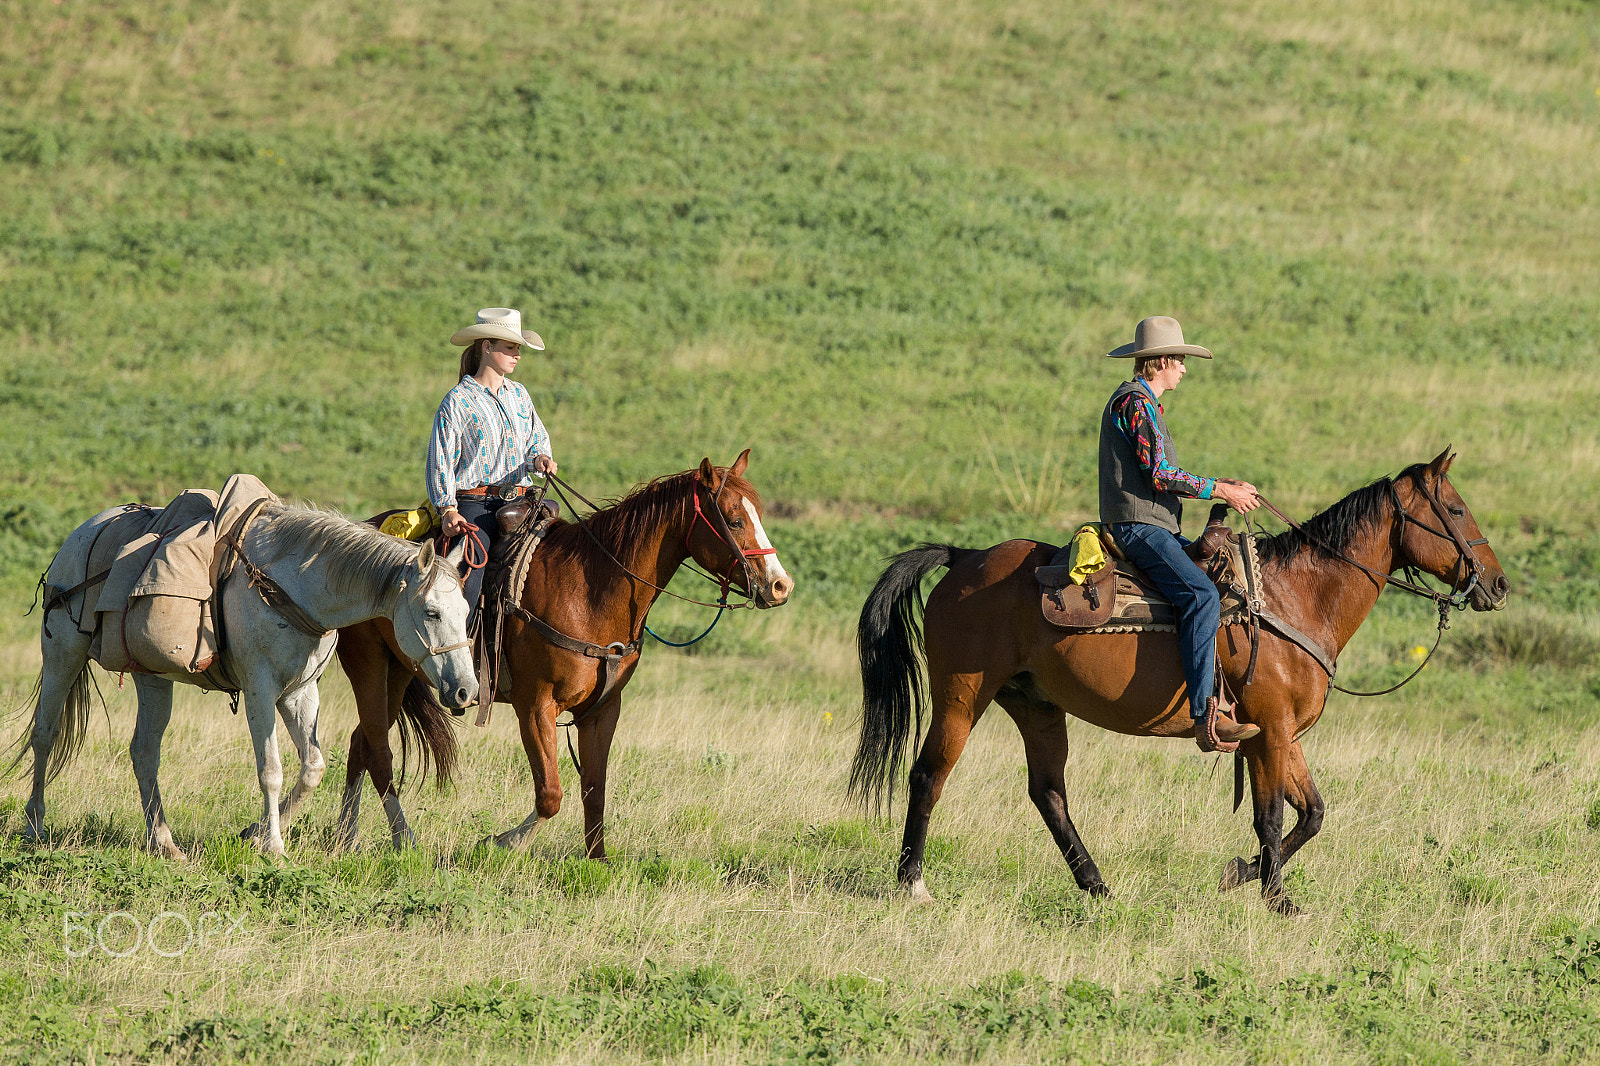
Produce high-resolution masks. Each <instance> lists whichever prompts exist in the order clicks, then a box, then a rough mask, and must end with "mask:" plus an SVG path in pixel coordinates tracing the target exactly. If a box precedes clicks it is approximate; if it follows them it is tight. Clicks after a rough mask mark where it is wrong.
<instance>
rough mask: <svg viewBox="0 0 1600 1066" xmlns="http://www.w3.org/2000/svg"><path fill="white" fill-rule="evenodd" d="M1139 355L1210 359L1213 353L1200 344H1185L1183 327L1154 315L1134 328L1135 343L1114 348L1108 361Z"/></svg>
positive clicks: (1171, 320) (1173, 320)
mask: <svg viewBox="0 0 1600 1066" xmlns="http://www.w3.org/2000/svg"><path fill="white" fill-rule="evenodd" d="M1138 355H1197V356H1199V357H1200V358H1201V359H1210V358H1211V353H1210V352H1209V351H1208V350H1206V349H1205V348H1202V347H1200V346H1199V345H1198V344H1185V343H1183V327H1182V326H1180V325H1178V320H1177V319H1175V318H1168V317H1167V316H1166V315H1153V316H1151V317H1150V318H1147V319H1145V320H1144V321H1143V322H1140V323H1139V324H1138V325H1137V326H1135V327H1134V328H1133V343H1132V344H1124V345H1123V346H1122V347H1120V348H1113V349H1112V350H1111V351H1109V352H1107V353H1106V358H1108V359H1131V358H1133V357H1134V356H1138Z"/></svg>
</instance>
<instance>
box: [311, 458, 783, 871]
mask: <svg viewBox="0 0 1600 1066" xmlns="http://www.w3.org/2000/svg"><path fill="white" fill-rule="evenodd" d="M749 457H750V452H749V449H746V450H745V451H744V452H743V453H741V454H740V456H739V458H738V459H737V460H735V461H734V463H733V465H732V466H731V467H713V466H712V465H711V460H709V459H706V460H703V461H702V462H701V464H700V466H699V467H698V468H697V469H694V470H685V471H684V472H682V473H680V474H672V475H669V476H667V477H662V478H657V479H656V480H655V481H651V482H649V483H648V484H646V485H644V486H642V487H640V488H638V489H636V490H634V491H633V492H632V493H631V494H629V495H628V496H626V497H624V498H623V499H621V500H619V501H617V502H616V503H614V504H613V505H611V506H609V507H605V508H602V509H600V510H598V511H596V512H595V513H593V514H591V515H589V516H588V518H587V519H585V520H584V522H583V523H580V522H567V521H562V520H557V521H555V522H553V523H552V524H551V526H550V529H549V531H548V532H547V533H546V534H545V538H544V542H543V543H542V544H541V545H540V546H539V549H538V551H536V552H535V553H534V554H533V557H532V559H531V560H530V562H529V566H528V576H527V584H526V586H525V588H524V591H523V594H522V600H521V604H520V606H521V607H522V609H523V611H525V612H527V613H529V614H533V615H535V616H537V617H538V618H539V619H541V620H543V621H544V622H547V623H549V625H551V626H553V627H554V628H555V629H557V630H559V631H560V632H561V633H564V634H566V635H567V636H569V637H575V638H577V639H578V640H579V641H584V642H591V643H592V644H595V645H601V646H605V645H611V644H613V643H615V644H620V645H629V646H632V647H633V648H634V649H635V650H633V651H632V652H631V653H629V655H628V656H627V658H625V659H624V661H623V662H622V664H621V672H620V674H619V675H618V680H617V684H616V686H615V687H614V688H613V689H612V690H611V692H610V693H609V694H608V695H606V698H605V701H604V702H603V703H597V702H596V700H595V698H596V697H598V696H599V695H601V692H600V685H601V668H600V661H599V660H598V659H595V658H593V657H590V656H586V655H583V654H581V653H578V652H573V651H568V650H566V649H564V648H561V647H557V646H556V645H554V644H552V643H550V642H549V641H547V640H545V639H544V638H543V637H541V636H540V635H539V633H538V632H537V631H536V630H535V628H534V627H533V626H531V625H530V624H528V623H527V622H525V621H524V620H523V619H521V618H519V617H517V616H516V615H508V616H507V618H506V622H505V634H504V637H503V643H502V649H503V652H504V655H505V660H506V662H507V663H508V664H509V667H510V673H511V680H512V683H511V688H510V691H509V692H502V693H501V694H500V697H499V699H500V700H501V701H503V702H507V703H510V704H511V707H512V709H513V711H514V712H515V714H516V716H517V723H518V726H519V727H520V730H521V734H522V746H523V748H524V750H525V751H526V752H527V755H528V765H529V767H530V768H531V769H532V771H533V787H534V805H533V811H532V812H531V813H530V814H529V815H528V816H527V818H525V819H524V820H523V821H522V822H521V824H519V825H516V826H513V827H512V828H511V829H508V830H506V831H505V832H503V833H500V834H498V835H496V836H495V837H494V838H493V839H494V841H495V843H497V844H499V845H501V846H502V847H525V846H526V845H527V844H528V843H529V842H530V841H531V838H532V834H533V832H534V830H535V829H536V828H537V827H538V825H539V823H540V822H541V821H544V820H546V819H549V818H553V817H555V815H556V813H557V812H558V811H560V809H561V799H562V793H561V776H560V774H559V772H558V771H557V767H556V760H557V755H558V751H557V744H556V732H557V727H556V719H557V717H558V716H559V715H561V714H562V713H563V712H570V713H571V714H572V716H573V719H574V720H575V721H576V723H577V730H578V759H579V761H580V762H581V764H582V774H581V795H582V798H583V817H584V840H585V843H586V850H587V852H588V854H589V856H590V857H591V858H597V859H599V858H604V857H605V838H604V828H603V821H604V815H605V781H606V763H607V759H608V757H609V754H610V751H611V740H612V736H613V735H614V733H615V732H616V728H617V718H618V715H619V713H620V712H621V709H622V690H623V689H624V688H625V687H626V686H627V683H628V681H629V679H630V678H632V676H633V671H634V669H635V668H636V667H637V666H638V662H639V655H638V651H637V647H638V641H639V639H640V637H641V635H642V633H643V629H644V624H645V619H646V617H647V616H648V615H649V613H650V608H651V605H652V604H654V603H655V601H656V597H657V596H658V595H660V593H661V590H662V589H665V588H666V586H667V584H668V583H669V582H670V581H671V580H672V577H673V575H674V574H676V573H677V571H678V568H679V567H680V566H681V565H683V563H684V562H685V560H687V559H690V558H692V559H694V560H695V562H697V563H699V564H700V566H702V567H703V568H705V569H706V570H707V571H709V572H710V573H713V574H717V575H728V577H727V580H729V581H730V582H731V584H732V586H733V587H734V588H736V589H738V590H739V591H740V592H743V593H744V594H745V595H747V596H749V597H750V598H751V599H752V600H753V602H754V604H755V606H757V607H762V608H768V607H777V606H779V605H781V604H782V603H784V602H785V601H786V600H787V599H788V598H789V594H790V592H791V591H792V590H793V588H794V582H793V581H792V580H791V579H790V577H789V575H788V574H787V573H786V572H785V571H784V569H783V565H782V564H781V563H779V562H778V557H777V555H776V553H775V552H774V550H773V548H772V545H771V543H770V542H769V541H768V540H767V535H766V532H765V530H763V528H762V525H761V497H760V496H759V495H758V494H757V493H756V490H755V488H754V486H752V485H751V484H750V482H749V481H747V480H745V478H744V471H745V467H746V465H747V464H748V463H749ZM713 519H716V520H717V522H718V526H713V525H712V520H713ZM718 527H720V528H718ZM339 661H340V663H341V665H343V667H344V670H345V673H346V674H347V675H349V678H350V684H351V687H352V688H353V689H354V690H355V696H356V707H357V710H358V711H359V713H360V716H361V722H360V724H359V725H358V726H357V727H356V729H355V732H353V733H352V734H351V736H350V756H349V761H348V764H347V770H346V777H345V791H344V800H343V804H342V808H341V811H340V816H339V840H340V843H341V844H342V845H344V846H347V847H348V846H353V845H354V843H355V840H356V821H357V817H358V815H359V810H360V800H361V781H362V778H363V777H364V776H365V775H366V774H367V773H368V772H370V773H371V774H372V783H373V786H374V787H375V788H376V789H377V790H378V795H379V796H380V797H382V799H383V803H384V809H385V813H386V814H387V815H388V819H389V829H390V834H391V836H392V838H393V841H394V844H395V846H396V847H400V846H402V845H404V844H406V843H409V842H410V841H411V839H412V838H411V831H410V829H409V828H408V827H407V825H406V821H405V812H404V811H403V809H402V808H401V806H400V800H399V796H398V793H397V790H396V788H395V786H394V782H393V776H392V765H393V757H392V754H391V752H390V749H389V729H390V727H391V726H392V725H393V724H394V723H395V722H396V721H397V720H398V721H400V722H401V723H402V731H401V740H402V743H403V744H404V743H405V741H406V739H407V732H406V724H407V722H408V720H409V722H410V724H411V726H412V729H411V733H412V736H413V737H414V738H415V739H416V740H418V741H419V742H420V747H421V748H422V753H423V757H424V759H426V758H427V757H428V755H430V754H431V755H432V756H433V758H434V760H435V765H436V766H437V768H438V771H439V776H440V778H441V780H442V779H445V778H446V777H447V776H448V774H449V771H450V770H451V769H452V768H453V766H454V763H455V754H456V749H455V738H454V736H453V734H451V733H450V726H449V723H448V719H447V718H445V716H444V711H443V709H442V708H440V707H439V705H438V704H437V702H435V701H434V700H433V698H432V693H431V692H429V691H427V690H426V687H425V686H421V685H420V683H419V682H418V681H417V680H416V678H417V677H418V676H419V675H417V672H416V669H415V667H414V665H413V664H412V663H410V662H409V661H407V660H406V659H405V658H404V657H403V656H401V655H400V654H399V653H398V650H397V649H396V647H395V645H394V640H393V634H392V633H390V632H388V631H387V630H386V629H385V627H384V626H382V625H377V624H373V625H365V624H364V625H360V626H352V627H350V628H349V629H344V630H340V632H339ZM480 698H485V699H486V698H488V697H487V695H486V694H480Z"/></svg>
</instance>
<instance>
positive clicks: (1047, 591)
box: [1033, 504, 1259, 633]
mask: <svg viewBox="0 0 1600 1066" xmlns="http://www.w3.org/2000/svg"><path fill="white" fill-rule="evenodd" d="M1226 514H1227V505H1226V504H1217V505H1216V506H1214V507H1213V508H1212V509H1211V516H1210V519H1209V521H1207V523H1206V528H1205V531H1204V532H1203V533H1202V534H1201V535H1200V537H1199V539H1197V540H1195V541H1193V542H1191V543H1190V544H1189V545H1188V546H1187V547H1186V548H1185V553H1186V554H1187V555H1188V556H1189V558H1191V559H1193V560H1194V561H1195V562H1196V563H1198V564H1199V565H1200V566H1201V567H1203V568H1205V569H1206V571H1207V574H1208V576H1210V577H1211V579H1212V580H1213V581H1215V582H1216V583H1217V586H1218V589H1219V591H1221V593H1222V597H1223V602H1222V613H1223V617H1224V620H1225V621H1226V620H1228V619H1229V618H1230V617H1232V616H1234V615H1239V614H1241V613H1242V612H1243V610H1244V607H1245V595H1246V593H1245V589H1246V588H1247V587H1249V581H1248V580H1247V577H1246V567H1248V566H1251V565H1252V564H1253V563H1254V556H1255V553H1254V551H1253V550H1248V549H1246V547H1245V544H1244V541H1243V540H1242V539H1241V538H1240V536H1239V535H1238V534H1236V533H1234V532H1233V531H1231V530H1230V529H1229V528H1228V526H1227V524H1226V523H1225V522H1224V520H1223V517H1224V515H1226ZM1100 546H1101V548H1102V550H1103V551H1104V552H1105V555H1106V556H1107V560H1108V562H1107V565H1106V566H1104V567H1102V568H1101V569H1100V570H1099V571H1098V572H1096V573H1093V574H1090V575H1088V576H1087V577H1086V578H1085V579H1084V580H1083V583H1082V584H1075V583H1073V581H1072V580H1071V570H1072V565H1071V563H1070V562H1069V559H1070V551H1071V549H1070V546H1069V547H1067V548H1061V549H1058V550H1057V552H1056V554H1055V555H1054V556H1053V557H1052V558H1051V560H1050V563H1049V564H1048V565H1046V566H1040V567H1036V568H1035V569H1034V572H1033V574H1034V577H1035V579H1036V580H1038V582H1039V587H1040V594H1039V609H1040V610H1041V611H1042V612H1043V614H1044V617H1045V620H1046V621H1047V622H1049V623H1050V624H1051V625H1053V626H1057V627H1058V628H1061V629H1065V630H1069V631H1072V632H1078V633H1089V632H1107V633H1136V632H1152V631H1153V632H1160V631H1175V630H1176V629H1177V624H1178V616H1177V611H1176V610H1175V609H1174V608H1173V606H1172V604H1171V603H1170V602H1169V601H1168V600H1167V598H1166V597H1165V596H1163V595H1162V594H1161V592H1160V591H1159V590H1158V589H1157V588H1156V587H1155V586H1154V585H1153V584H1152V583H1151V582H1150V579H1149V578H1148V577H1146V576H1145V575H1144V573H1143V572H1142V571H1140V569H1139V568H1138V567H1136V566H1134V565H1133V564H1132V563H1130V562H1128V560H1127V558H1126V557H1125V556H1124V555H1123V553H1122V550H1121V549H1120V548H1119V547H1117V544H1116V541H1115V540H1113V539H1112V537H1111V536H1110V534H1109V533H1108V532H1107V531H1106V529H1105V528H1104V527H1103V526H1102V527H1101V528H1100ZM1251 547H1252V548H1253V545H1252V546H1251ZM1246 554H1248V555H1249V560H1248V561H1247V560H1246V558H1245V557H1246ZM1255 582H1256V584H1257V586H1259V569H1257V571H1256V577H1255Z"/></svg>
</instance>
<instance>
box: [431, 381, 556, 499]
mask: <svg viewBox="0 0 1600 1066" xmlns="http://www.w3.org/2000/svg"><path fill="white" fill-rule="evenodd" d="M549 454H550V434H548V433H546V432H545V428H544V423H543V422H541V421H539V412H537V411H535V410H534V409H533V400H532V398H531V397H529V396H528V390H527V389H525V388H523V387H522V386H521V385H519V384H517V383H516V382H515V381H503V382H501V383H500V388H499V390H498V391H497V392H490V391H489V390H488V389H486V388H484V387H483V386H482V385H480V384H478V381H477V379H475V378H472V377H463V378H462V379H461V381H460V382H459V383H457V385H456V387H455V388H453V389H451V390H450V391H449V392H448V393H446V394H445V398H444V400H443V402H441V403H440V404H439V413H438V414H437V415H435V416H434V419H433V437H432V439H431V440H429V441H428V499H430V500H432V501H433V505H434V506H435V507H437V508H438V509H439V510H441V511H443V510H444V509H445V508H446V507H454V506H455V504H456V490H457V489H473V488H477V487H478V486H479V485H490V486H507V485H512V484H515V485H531V484H533V476H532V475H531V467H532V465H533V460H534V458H535V457H537V456H540V455H549ZM539 476H541V477H542V476H543V475H539Z"/></svg>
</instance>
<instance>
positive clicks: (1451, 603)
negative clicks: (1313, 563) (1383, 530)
mask: <svg viewBox="0 0 1600 1066" xmlns="http://www.w3.org/2000/svg"><path fill="white" fill-rule="evenodd" d="M1412 478H1413V480H1414V481H1415V483H1416V486H1417V489H1418V491H1419V492H1421V493H1422V495H1423V498H1424V499H1426V500H1427V501H1428V505H1429V506H1430V507H1432V508H1433V512H1434V515H1435V517H1437V518H1438V519H1439V521H1440V524H1442V525H1443V526H1444V530H1443V531H1441V530H1437V529H1435V528H1433V527H1432V526H1430V525H1428V523H1426V522H1423V521H1421V520H1420V519H1417V518H1414V517H1412V515H1411V513H1410V512H1409V511H1407V510H1406V507H1405V504H1404V503H1402V502H1401V500H1400V493H1399V492H1398V491H1397V490H1396V489H1395V487H1394V483H1393V482H1391V483H1390V484H1389V498H1390V500H1391V501H1393V503H1394V509H1395V513H1396V515H1398V516H1399V533H1398V536H1400V537H1401V538H1402V539H1403V538H1404V537H1405V529H1406V523H1407V522H1410V523H1411V524H1412V525H1414V526H1417V527H1418V528H1419V529H1423V530H1426V531H1427V532H1429V533H1431V534H1433V535H1434V536H1436V537H1439V538H1441V539H1443V540H1448V541H1451V542H1452V543H1454V545H1455V548H1456V551H1457V552H1458V553H1459V554H1460V558H1459V559H1458V560H1457V561H1458V562H1460V563H1462V564H1463V565H1464V568H1465V569H1466V571H1467V578H1466V582H1467V583H1466V587H1465V588H1461V589H1456V588H1455V587H1454V586H1452V587H1451V591H1450V593H1449V595H1446V594H1444V593H1442V592H1436V591H1434V590H1433V589H1431V588H1429V587H1428V586H1427V585H1426V584H1424V583H1423V582H1422V578H1421V577H1420V575H1418V573H1417V570H1416V567H1415V566H1414V565H1412V564H1411V563H1407V564H1405V566H1404V567H1403V569H1404V571H1405V572H1406V574H1407V577H1406V578H1399V577H1395V576H1394V575H1393V574H1383V573H1380V572H1378V571H1377V570H1374V569H1373V568H1372V567H1370V566H1367V565H1366V564H1365V563H1360V562H1357V561H1356V560H1354V559H1352V558H1350V556H1348V555H1346V554H1345V553H1344V552H1342V551H1339V550H1338V549H1336V548H1334V547H1332V546H1331V545H1329V544H1327V543H1325V542H1324V541H1322V540H1320V539H1319V538H1317V537H1315V536H1313V535H1312V534H1311V532H1310V531H1309V530H1307V529H1306V528H1305V527H1304V526H1302V525H1301V524H1300V523H1298V522H1296V521H1295V520H1294V519H1292V518H1290V517H1289V516H1288V515H1286V514H1284V513H1283V512H1282V511H1281V510H1279V509H1278V507H1277V506H1276V505H1275V504H1273V503H1272V501H1271V500H1268V499H1267V498H1266V497H1265V496H1262V495H1261V494H1260V493H1259V492H1258V493H1256V496H1257V498H1258V499H1260V500H1261V504H1262V506H1264V507H1265V508H1266V509H1267V510H1268V511H1271V512H1272V513H1273V514H1274V515H1275V516H1277V518H1278V519H1279V520H1280V521H1282V522H1283V523H1284V524H1285V525H1287V526H1289V527H1290V528H1291V529H1293V530H1295V531H1296V532H1298V533H1300V534H1301V535H1302V536H1303V537H1305V538H1306V540H1307V542H1309V543H1311V544H1314V545H1316V546H1317V547H1319V548H1321V549H1322V550H1323V551H1325V552H1327V553H1328V554H1329V555H1332V556H1333V557H1334V558H1336V559H1339V560H1341V561H1343V562H1346V563H1349V564H1350V565H1351V566H1354V567H1355V568H1357V569H1358V570H1362V571H1364V572H1366V574H1367V575H1368V576H1370V577H1372V578H1374V579H1375V580H1376V581H1377V583H1378V588H1379V589H1380V590H1381V589H1382V588H1383V586H1384V584H1386V583H1387V584H1392V585H1394V586H1396V587H1398V588H1399V589H1401V590H1402V591H1405V592H1409V593H1411V594H1412V595H1413V596H1421V597H1423V598H1424V599H1429V600H1432V601H1433V604H1434V607H1436V608H1437V609H1438V611H1439V629H1438V633H1437V634H1436V635H1435V636H1434V640H1433V647H1432V648H1430V649H1428V654H1427V655H1426V656H1425V657H1424V658H1423V660H1422V662H1421V663H1419V664H1418V665H1417V668H1416V669H1415V670H1413V671H1411V673H1409V674H1407V675H1406V677H1405V678H1404V680H1402V681H1400V682H1399V683H1398V684H1394V685H1390V686H1389V687H1388V688H1385V689H1378V690H1376V691H1373V692H1361V691H1358V690H1356V689H1349V688H1345V687H1344V686H1343V685H1339V684H1336V683H1335V682H1334V680H1333V676H1332V671H1329V677H1328V684H1329V686H1330V687H1332V688H1336V689H1338V690H1339V691H1340V692H1343V693H1345V694H1346V695H1348V696H1387V695H1388V694H1389V693H1391V692H1395V691H1397V690H1399V689H1401V688H1403V687H1404V686H1405V685H1407V684H1409V683H1410V682H1411V680H1412V679H1413V678H1415V677H1416V676H1417V675H1418V674H1420V673H1422V671H1423V669H1424V668H1425V667H1426V666H1427V665H1428V663H1429V662H1430V661H1432V659H1433V653H1434V652H1436V651H1438V650H1439V644H1440V642H1441V641H1443V640H1444V631H1445V630H1447V629H1449V628H1450V609H1451V608H1452V607H1453V608H1455V609H1456V610H1458V611H1460V610H1464V609H1465V608H1466V606H1467V596H1468V595H1469V594H1470V593H1471V592H1472V590H1473V588H1475V587H1476V586H1477V584H1478V579H1479V578H1480V577H1482V575H1483V564H1482V563H1481V562H1479V561H1478V557H1477V554H1476V553H1475V552H1473V550H1472V549H1473V547H1475V546H1476V545H1479V544H1487V543H1489V538H1488V537H1476V538H1474V539H1472V540H1468V539H1466V538H1465V537H1463V536H1462V535H1461V531H1460V530H1458V529H1457V528H1456V525H1455V523H1454V522H1453V521H1451V519H1450V515H1449V512H1447V511H1446V510H1445V508H1444V505H1443V504H1442V503H1440V502H1439V499H1438V497H1437V496H1436V495H1434V493H1433V491H1432V490H1430V489H1429V488H1428V485H1427V482H1426V481H1425V480H1424V479H1423V478H1422V476H1421V475H1420V474H1413V475H1412ZM1245 525H1246V527H1247V529H1248V527H1249V525H1250V519H1249V518H1248V517H1246V518H1245Z"/></svg>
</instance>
